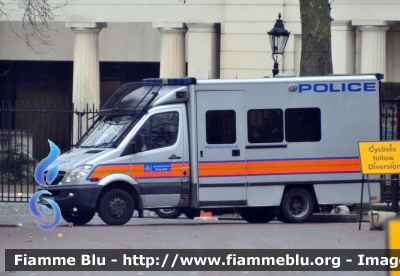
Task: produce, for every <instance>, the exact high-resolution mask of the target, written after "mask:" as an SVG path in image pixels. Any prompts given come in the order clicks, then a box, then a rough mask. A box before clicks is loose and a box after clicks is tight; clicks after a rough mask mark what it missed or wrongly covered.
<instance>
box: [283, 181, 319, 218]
mask: <svg viewBox="0 0 400 276" xmlns="http://www.w3.org/2000/svg"><path fill="white" fill-rule="evenodd" d="M296 188H300V189H304V190H306V191H307V192H309V193H310V195H311V197H312V199H313V201H314V210H313V213H319V212H320V210H319V204H318V199H317V195H316V193H315V190H314V184H290V185H285V188H284V189H283V193H282V197H281V203H280V204H282V200H283V197H284V196H285V194H286V193H287V192H288V191H289V190H292V189H296Z"/></svg>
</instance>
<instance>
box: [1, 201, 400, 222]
mask: <svg viewBox="0 0 400 276" xmlns="http://www.w3.org/2000/svg"><path fill="white" fill-rule="evenodd" d="M369 210H370V209H369V205H368V204H363V208H362V219H361V221H362V222H368V216H367V212H368V211H369ZM373 210H376V211H390V206H387V204H384V203H378V204H373ZM133 217H138V213H137V212H136V211H135V213H134V214H133ZM359 217H360V205H355V206H354V208H353V210H352V212H351V213H350V214H330V213H319V214H314V215H313V217H312V218H311V220H310V221H309V222H310V223H346V222H349V223H350V222H352V223H354V222H359ZM34 218H35V217H34ZM34 218H33V215H32V213H31V212H30V210H29V204H28V203H27V202H25V203H24V202H21V203H15V202H0V227H16V226H19V225H20V224H23V223H25V222H32V220H33V219H34ZM144 218H154V219H159V218H158V216H157V214H156V213H154V212H153V211H148V210H145V211H144ZM180 218H182V219H187V218H186V216H184V215H181V217H180ZM213 218H214V221H215V218H217V219H218V220H219V221H221V222H222V221H224V220H242V218H241V217H240V215H237V214H227V215H222V216H216V217H213ZM397 218H400V213H397ZM157 221H158V222H159V223H171V222H173V221H174V220H171V219H167V220H162V219H159V220H157ZM92 223H94V224H104V223H103V222H102V221H101V220H100V218H99V217H98V216H97V215H96V216H95V217H94V218H93V220H92V221H91V224H92Z"/></svg>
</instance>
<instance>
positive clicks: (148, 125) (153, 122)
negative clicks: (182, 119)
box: [138, 112, 179, 151]
mask: <svg viewBox="0 0 400 276" xmlns="http://www.w3.org/2000/svg"><path fill="white" fill-rule="evenodd" d="M178 126H179V114H178V112H165V113H160V114H156V115H153V116H151V117H150V118H149V119H148V120H147V121H146V122H145V123H144V124H143V125H142V127H141V128H140V130H139V131H138V134H142V135H144V146H143V149H142V151H148V150H153V149H158V148H163V147H169V146H172V145H174V144H175V143H176V140H177V137H178Z"/></svg>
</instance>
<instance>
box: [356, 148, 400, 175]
mask: <svg viewBox="0 0 400 276" xmlns="http://www.w3.org/2000/svg"><path fill="white" fill-rule="evenodd" d="M358 149H359V151H360V161H361V171H362V173H363V174H398V173H400V141H384V142H382V141H376V142H358Z"/></svg>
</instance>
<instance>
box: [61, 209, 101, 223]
mask: <svg viewBox="0 0 400 276" xmlns="http://www.w3.org/2000/svg"><path fill="white" fill-rule="evenodd" d="M94 214H95V211H94V210H89V211H79V212H61V216H62V217H63V219H64V220H65V221H66V222H68V223H72V224H74V225H85V224H86V223H88V222H89V221H91V220H92V218H93V217H94Z"/></svg>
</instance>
